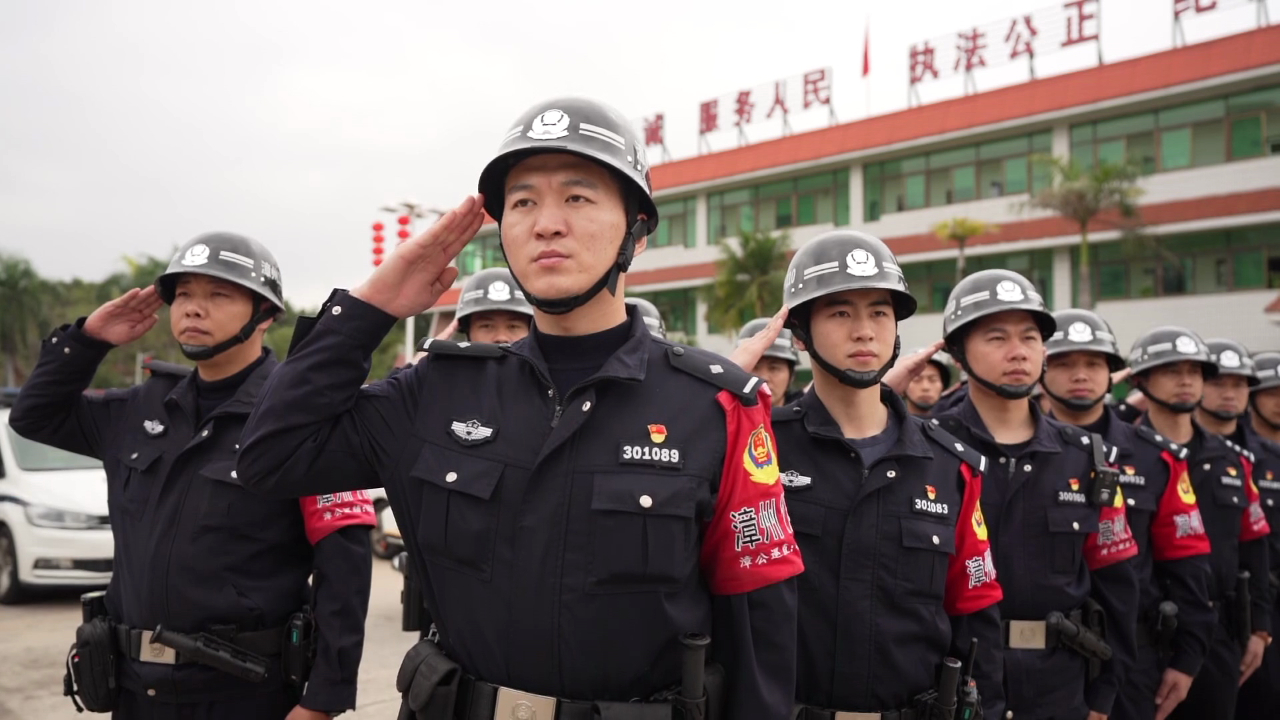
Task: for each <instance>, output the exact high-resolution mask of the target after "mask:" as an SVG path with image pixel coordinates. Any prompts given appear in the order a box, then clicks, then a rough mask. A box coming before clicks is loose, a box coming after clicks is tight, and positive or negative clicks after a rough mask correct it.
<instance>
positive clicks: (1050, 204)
mask: <svg viewBox="0 0 1280 720" xmlns="http://www.w3.org/2000/svg"><path fill="white" fill-rule="evenodd" d="M1036 161H1037V162H1041V163H1046V164H1048V165H1049V168H1050V170H1051V171H1052V173H1053V181H1052V184H1051V185H1050V186H1049V187H1048V188H1046V189H1044V190H1041V191H1040V192H1039V193H1036V194H1035V195H1034V196H1032V198H1031V201H1030V203H1029V204H1030V206H1031V207H1034V208H1041V209H1044V210H1052V211H1054V212H1056V213H1058V214H1059V215H1061V216H1062V217H1064V218H1066V219H1067V220H1070V221H1071V222H1073V223H1074V224H1075V225H1076V227H1078V228H1079V229H1080V265H1079V272H1078V274H1077V275H1076V278H1077V280H1076V281H1077V283H1078V286H1077V289H1076V296H1077V300H1078V303H1079V305H1080V307H1082V308H1085V309H1092V308H1093V277H1092V276H1093V272H1092V266H1091V264H1090V259H1089V225H1090V224H1091V223H1093V222H1094V221H1095V220H1102V219H1103V218H1100V217H1099V216H1104V217H1105V216H1106V215H1111V214H1113V213H1114V214H1115V215H1118V216H1119V218H1120V222H1119V223H1113V224H1118V225H1122V226H1129V227H1132V226H1133V225H1136V224H1137V223H1138V221H1139V216H1138V198H1140V197H1142V193H1143V189H1142V188H1141V187H1139V185H1138V183H1139V181H1140V180H1141V177H1142V173H1141V170H1140V169H1139V168H1138V166H1137V165H1136V164H1134V163H1131V162H1126V163H1124V164H1119V165H1117V164H1114V163H1109V162H1099V163H1097V164H1096V165H1094V166H1093V167H1090V168H1083V167H1081V166H1080V165H1079V164H1078V163H1077V162H1075V161H1074V160H1063V159H1062V158H1057V157H1040V158H1037V159H1036Z"/></svg>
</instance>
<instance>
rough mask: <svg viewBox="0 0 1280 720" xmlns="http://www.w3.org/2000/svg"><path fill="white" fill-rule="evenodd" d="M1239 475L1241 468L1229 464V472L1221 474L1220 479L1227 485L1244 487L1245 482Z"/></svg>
mask: <svg viewBox="0 0 1280 720" xmlns="http://www.w3.org/2000/svg"><path fill="white" fill-rule="evenodd" d="M1239 475H1240V471H1239V470H1236V469H1235V467H1233V466H1231V465H1228V466H1227V474H1226V475H1222V476H1220V479H1221V480H1222V484H1223V485H1226V486H1227V487H1234V488H1242V487H1244V482H1243V481H1242V480H1240V478H1239Z"/></svg>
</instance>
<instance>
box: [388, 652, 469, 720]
mask: <svg viewBox="0 0 1280 720" xmlns="http://www.w3.org/2000/svg"><path fill="white" fill-rule="evenodd" d="M461 681H462V668H461V667H459V666H458V663H456V662H454V661H452V660H450V659H449V658H448V656H446V655H445V654H444V651H443V650H441V649H440V647H439V646H437V645H436V644H435V643H433V642H431V641H430V640H422V641H420V642H419V643H418V644H417V645H414V646H413V647H412V648H409V652H407V653H405V656H404V661H403V662H402V663H400V672H398V673H397V674H396V690H397V691H399V693H400V714H399V716H398V718H399V720H452V718H453V710H454V706H455V705H456V704H457V702H458V683H460V682H461Z"/></svg>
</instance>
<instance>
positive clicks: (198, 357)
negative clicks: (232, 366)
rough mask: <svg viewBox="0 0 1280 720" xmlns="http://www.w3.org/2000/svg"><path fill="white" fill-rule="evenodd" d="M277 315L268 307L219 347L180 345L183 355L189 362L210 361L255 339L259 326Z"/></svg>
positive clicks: (218, 345) (219, 344)
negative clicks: (254, 335)
mask: <svg viewBox="0 0 1280 720" xmlns="http://www.w3.org/2000/svg"><path fill="white" fill-rule="evenodd" d="M275 314H276V309H275V308H274V307H271V306H270V305H268V306H267V307H264V308H263V309H261V310H259V311H258V313H257V314H256V315H254V316H253V317H251V318H249V322H247V323H245V324H244V327H242V328H240V332H238V333H236V334H235V335H232V336H231V337H229V338H227V339H226V340H223V341H222V342H220V343H218V344H217V345H183V344H179V347H181V348H182V354H183V356H184V357H186V358H187V359H188V360H192V361H194V362H200V361H202V360H210V359H212V358H215V357H217V356H219V355H221V354H222V353H224V352H226V351H228V350H230V349H231V348H233V347H235V346H237V345H239V344H240V343H243V342H244V341H246V340H248V339H249V338H251V337H253V333H254V332H256V331H257V330H258V326H259V325H261V324H262V323H264V322H266V321H267V320H269V319H271V318H273V317H275Z"/></svg>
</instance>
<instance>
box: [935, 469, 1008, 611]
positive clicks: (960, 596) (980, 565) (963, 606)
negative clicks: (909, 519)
mask: <svg viewBox="0 0 1280 720" xmlns="http://www.w3.org/2000/svg"><path fill="white" fill-rule="evenodd" d="M960 473H961V475H963V476H964V499H963V500H962V501H961V503H960V519H959V520H958V521H957V522H956V554H955V555H952V556H951V563H950V564H949V565H948V567H947V589H946V595H945V597H944V598H943V609H945V610H946V612H947V614H948V615H968V614H970V613H975V612H977V611H979V610H982V609H984V608H988V607H991V606H992V605H995V604H996V603H998V602H1000V601H1001V600H1002V599H1004V590H1003V589H1002V588H1001V587H1000V583H999V582H997V581H996V568H995V563H994V562H993V561H992V559H991V542H990V541H989V540H988V539H987V521H986V518H984V517H983V516H982V503H981V502H980V499H981V497H982V476H981V475H980V474H978V472H977V471H976V470H974V469H973V468H971V467H969V465H968V464H967V463H961V464H960Z"/></svg>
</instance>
